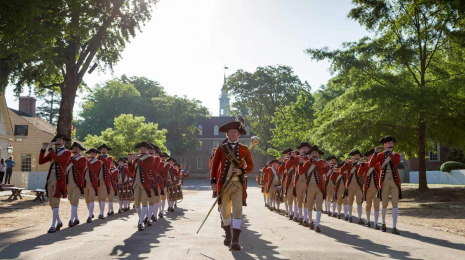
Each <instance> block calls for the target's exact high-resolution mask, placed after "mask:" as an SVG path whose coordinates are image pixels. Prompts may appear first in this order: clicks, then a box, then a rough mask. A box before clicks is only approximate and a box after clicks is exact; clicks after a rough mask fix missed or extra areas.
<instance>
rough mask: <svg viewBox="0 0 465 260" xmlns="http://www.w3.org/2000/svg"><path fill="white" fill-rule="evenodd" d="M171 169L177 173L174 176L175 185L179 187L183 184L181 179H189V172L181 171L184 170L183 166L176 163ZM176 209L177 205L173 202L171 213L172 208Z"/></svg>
mask: <svg viewBox="0 0 465 260" xmlns="http://www.w3.org/2000/svg"><path fill="white" fill-rule="evenodd" d="M173 168H174V169H175V170H176V172H177V175H176V176H174V177H175V182H176V183H177V184H180V185H181V186H182V184H183V179H184V178H187V177H189V172H187V173H185V172H184V171H183V170H182V168H184V166H183V165H180V164H179V163H177V162H176V163H174V164H173ZM181 192H182V190H181ZM177 207H178V204H177V201H176V200H175V201H174V205H173V211H174V208H177Z"/></svg>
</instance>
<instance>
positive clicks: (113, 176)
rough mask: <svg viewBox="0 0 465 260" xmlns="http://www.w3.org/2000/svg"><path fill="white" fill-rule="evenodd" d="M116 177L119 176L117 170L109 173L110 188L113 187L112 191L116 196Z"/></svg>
mask: <svg viewBox="0 0 465 260" xmlns="http://www.w3.org/2000/svg"><path fill="white" fill-rule="evenodd" d="M118 175H119V170H118V169H117V168H115V169H114V170H112V171H110V180H111V186H112V187H113V190H114V191H115V194H116V195H118V188H117V184H118Z"/></svg>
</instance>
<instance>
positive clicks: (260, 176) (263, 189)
mask: <svg viewBox="0 0 465 260" xmlns="http://www.w3.org/2000/svg"><path fill="white" fill-rule="evenodd" d="M266 167H267V164H265V165H263V166H262V168H261V169H260V174H259V175H257V183H261V191H262V193H263V202H264V203H265V207H268V202H267V201H266V198H267V196H266V186H265V184H264V183H265V179H264V172H263V171H264V170H265V168H266Z"/></svg>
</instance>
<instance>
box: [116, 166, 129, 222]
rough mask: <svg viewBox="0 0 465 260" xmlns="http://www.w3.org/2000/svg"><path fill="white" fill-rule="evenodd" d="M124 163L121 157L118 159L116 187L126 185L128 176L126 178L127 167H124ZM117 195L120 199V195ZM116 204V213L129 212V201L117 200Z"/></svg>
mask: <svg viewBox="0 0 465 260" xmlns="http://www.w3.org/2000/svg"><path fill="white" fill-rule="evenodd" d="M126 163H127V158H124V157H122V158H119V159H118V167H117V168H118V175H117V179H116V183H117V186H118V185H122V184H126V183H128V178H129V176H128V166H127V165H126ZM117 188H118V187H117ZM117 190H118V189H117ZM118 192H119V190H118ZM119 195H120V196H119V197H120V198H122V196H121V194H119ZM118 204H119V209H118V213H123V211H127V210H129V200H126V199H118Z"/></svg>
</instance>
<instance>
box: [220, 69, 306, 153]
mask: <svg viewBox="0 0 465 260" xmlns="http://www.w3.org/2000/svg"><path fill="white" fill-rule="evenodd" d="M226 85H227V90H228V91H229V92H231V93H232V94H233V95H234V99H235V101H234V103H233V104H232V105H231V111H232V113H235V114H242V115H244V117H245V118H246V120H247V122H248V123H249V124H250V127H251V131H253V132H254V133H256V134H257V135H258V136H260V138H261V139H262V140H266V141H263V142H260V144H259V145H258V150H259V151H260V152H261V153H262V154H265V153H266V152H267V150H268V148H271V145H270V143H269V142H270V140H271V139H272V132H271V129H273V128H274V127H275V126H274V124H273V122H272V117H273V116H274V114H275V110H276V108H278V107H279V106H284V105H288V104H290V103H291V102H295V101H296V100H297V96H298V94H299V92H300V91H302V90H305V91H310V86H309V85H308V83H307V82H305V83H302V82H301V81H300V79H299V77H298V76H296V75H294V71H293V70H292V68H291V67H288V66H266V67H258V68H257V70H256V71H255V72H253V73H250V72H246V71H243V70H238V71H236V72H235V73H234V74H232V75H230V76H229V77H228V81H227V83H226Z"/></svg>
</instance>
